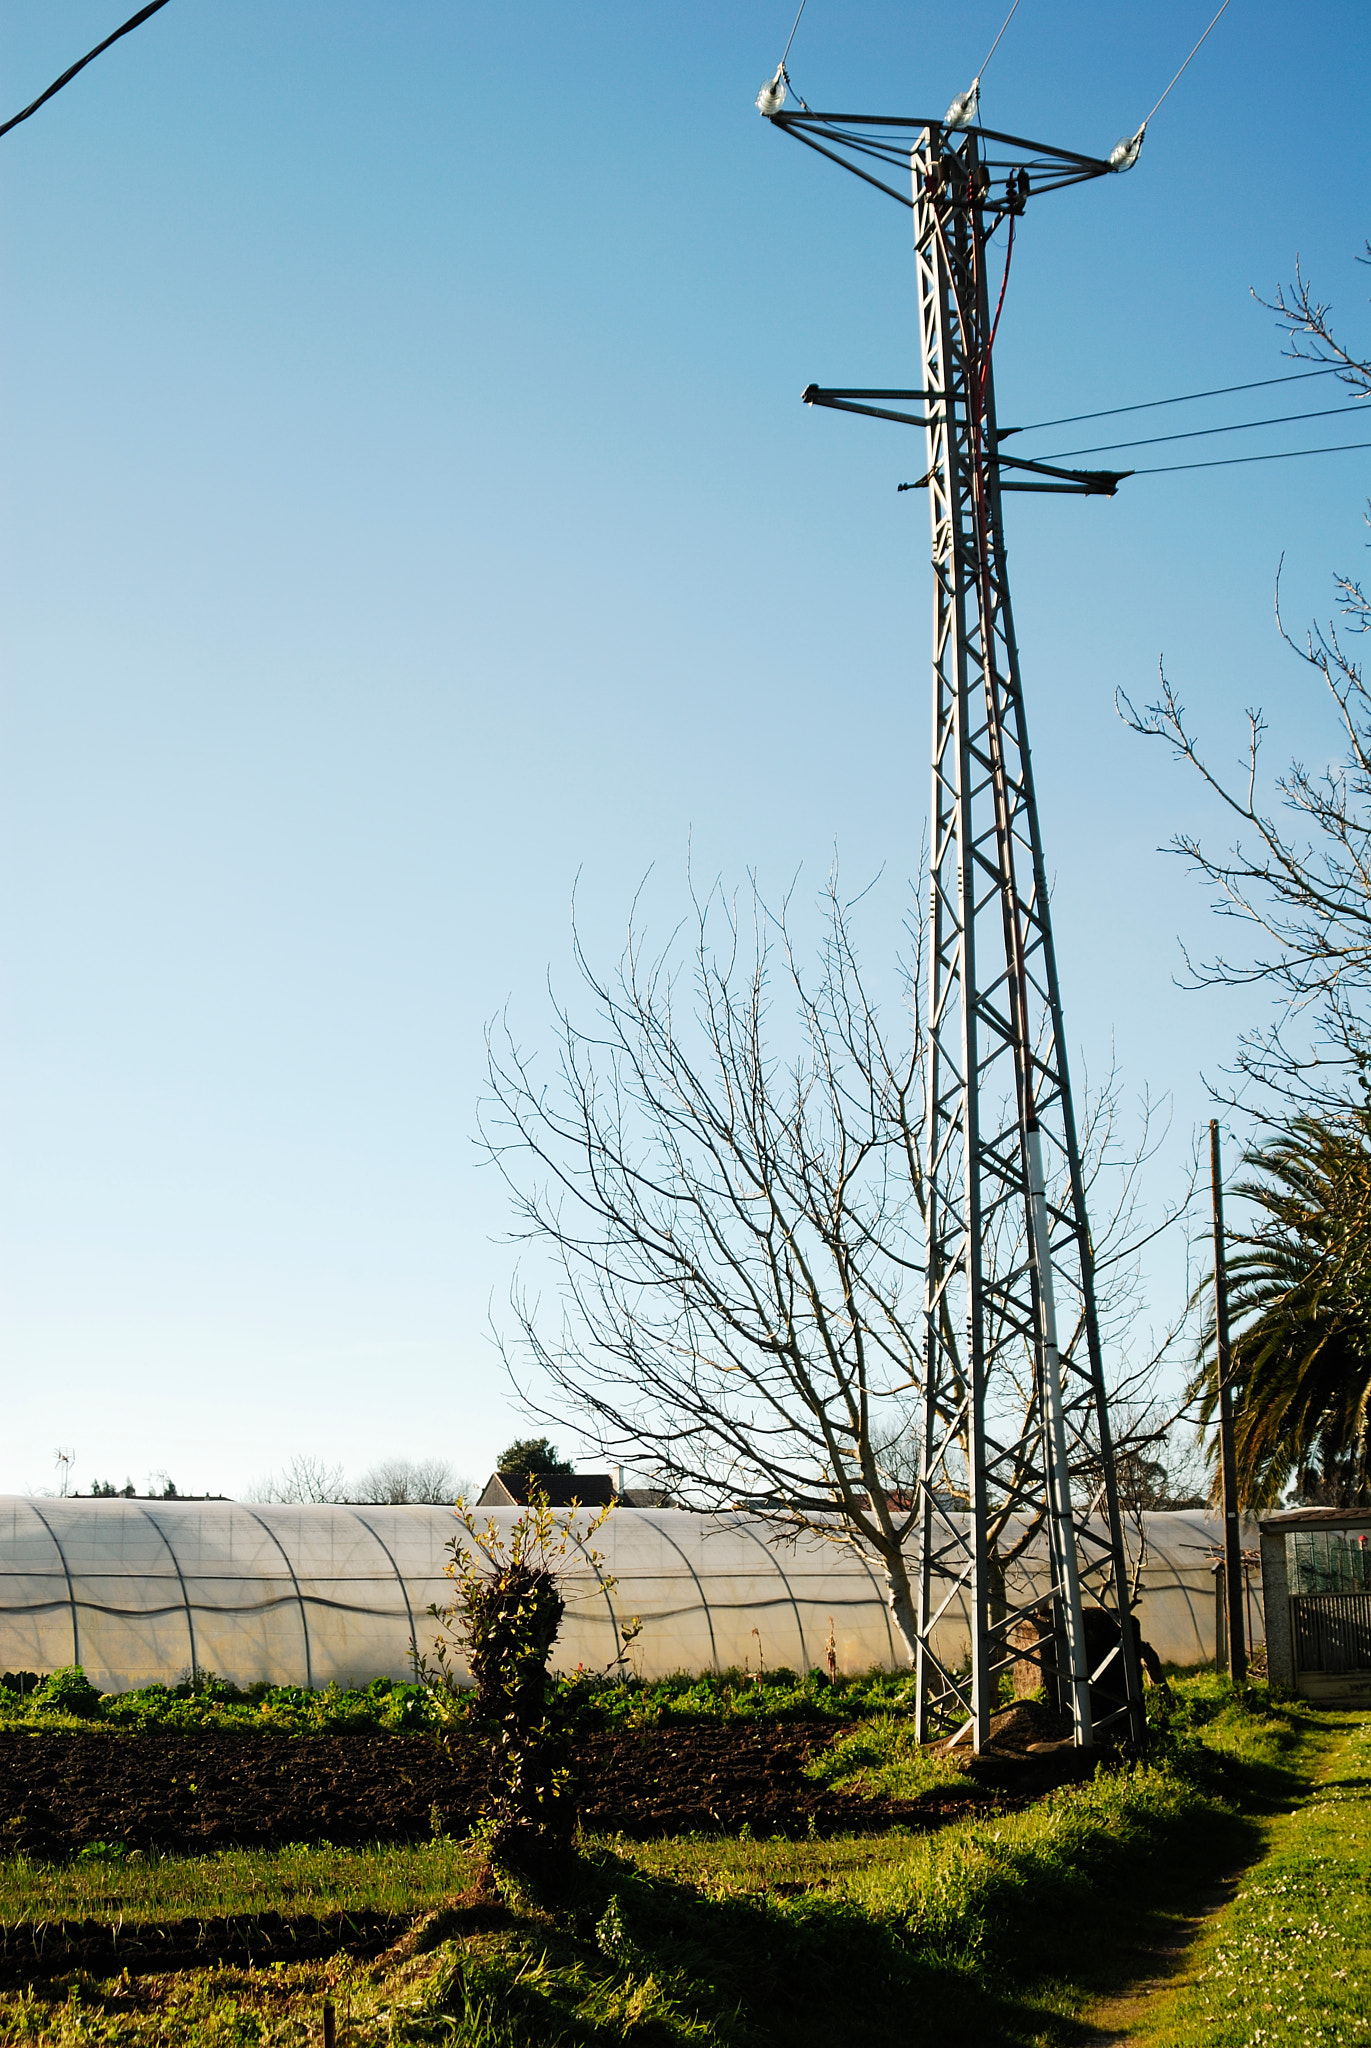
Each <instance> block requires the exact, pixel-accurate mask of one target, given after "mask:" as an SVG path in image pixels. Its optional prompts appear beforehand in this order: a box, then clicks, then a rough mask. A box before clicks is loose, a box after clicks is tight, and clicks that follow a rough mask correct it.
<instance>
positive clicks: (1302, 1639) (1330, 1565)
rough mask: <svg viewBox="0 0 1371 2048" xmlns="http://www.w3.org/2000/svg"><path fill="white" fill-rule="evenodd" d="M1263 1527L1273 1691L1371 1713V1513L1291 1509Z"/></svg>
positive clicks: (1267, 1518) (1269, 1668)
mask: <svg viewBox="0 0 1371 2048" xmlns="http://www.w3.org/2000/svg"><path fill="white" fill-rule="evenodd" d="M1258 1526H1259V1528H1260V1531H1261V1559H1262V1604H1263V1606H1264V1608H1265V1612H1266V1664H1267V1673H1268V1675H1269V1677H1270V1680H1271V1683H1272V1685H1273V1686H1275V1687H1277V1688H1278V1689H1279V1690H1281V1691H1282V1692H1293V1693H1297V1694H1298V1695H1299V1696H1300V1698H1301V1699H1306V1700H1317V1701H1318V1702H1319V1704H1320V1705H1321V1706H1327V1707H1371V1510H1368V1509H1365V1508H1362V1509H1344V1508H1288V1509H1286V1510H1285V1512H1284V1513H1282V1514H1277V1515H1263V1516H1262V1517H1261V1520H1260V1523H1259V1525H1258Z"/></svg>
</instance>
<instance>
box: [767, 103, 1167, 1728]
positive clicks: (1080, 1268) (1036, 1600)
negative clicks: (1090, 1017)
mask: <svg viewBox="0 0 1371 2048" xmlns="http://www.w3.org/2000/svg"><path fill="white" fill-rule="evenodd" d="M773 96H774V95H773ZM758 104H759V105H760V106H762V110H763V112H765V113H766V114H767V117H768V119H770V120H771V121H772V123H773V125H774V126H775V127H777V128H780V129H782V130H783V131H784V132H785V133H787V134H789V135H791V136H792V137H794V138H795V139H796V140H797V141H801V142H804V143H807V144H808V145H809V146H810V147H811V148H814V149H816V150H818V151H819V152H820V154H821V155H824V156H826V157H828V158H830V160H832V161H833V162H835V163H839V164H841V165H842V166H843V167H844V168H845V169H848V170H852V171H855V172H856V174H857V175H858V176H859V177H861V178H863V179H864V180H865V181H866V182H867V183H868V184H871V185H874V186H875V187H876V188H877V189H878V190H880V191H882V192H885V193H888V194H889V196H890V197H891V198H893V199H896V200H898V201H899V202H900V203H901V204H902V205H906V206H910V207H911V208H912V211H913V216H914V254H915V262H916V264H917V270H918V299H919V325H920V342H921V347H922V371H923V374H922V379H921V384H920V388H919V389H918V390H917V391H856V390H823V389H820V388H819V387H818V386H816V385H811V386H810V387H809V389H808V390H807V391H806V392H805V394H804V395H805V399H806V401H807V402H808V403H810V404H818V405H827V406H833V407H836V408H837V409H838V410H840V411H850V412H860V413H866V414H870V415H873V416H875V417H876V418H878V419H888V420H896V421H899V422H900V423H901V424H907V425H910V426H916V427H923V428H924V430H925V435H926V449H927V474H926V476H924V477H923V478H921V479H920V485H921V486H922V485H926V486H927V488H928V492H929V501H930V511H931V523H932V535H933V575H934V600H933V801H932V817H931V821H930V833H931V888H930V900H929V911H928V949H927V951H928V965H929V972H928V984H927V989H926V993H925V1001H926V1011H925V1017H924V1024H925V1034H926V1044H927V1062H928V1064H927V1105H928V1106H927V1126H926V1139H925V1149H924V1162H923V1164H924V1174H925V1185H926V1198H927V1207H928V1268H927V1281H926V1295H925V1353H924V1384H923V1388H922V1421H923V1440H922V1447H921V1470H920V1501H919V1506H920V1517H919V1519H920V1527H921V1556H920V1582H921V1596H920V1609H919V1654H918V1691H919V1698H920V1733H921V1736H925V1737H926V1736H928V1735H930V1734H932V1733H934V1732H943V1733H948V1732H956V1731H958V1730H959V1729H960V1730H961V1731H962V1732H963V1733H964V1734H969V1735H970V1738H971V1740H972V1742H973V1743H974V1745H975V1747H976V1748H978V1749H979V1748H980V1747H981V1746H982V1744H983V1743H984V1742H985V1740H986V1737H987V1731H988V1727H989V1723H990V1719H991V1716H992V1715H993V1714H994V1712H995V1710H996V1706H997V1704H998V1703H999V1695H1000V1682H1001V1679H1002V1677H1003V1675H1004V1674H1005V1673H1006V1672H1007V1671H1008V1670H1009V1669H1010V1667H1011V1666H1012V1665H1013V1664H1014V1663H1015V1662H1017V1661H1019V1660H1020V1659H1022V1658H1024V1657H1026V1656H1027V1657H1030V1658H1032V1659H1034V1660H1036V1661H1037V1662H1038V1663H1039V1664H1040V1665H1041V1667H1042V1670H1043V1676H1044V1678H1045V1679H1046V1680H1047V1681H1048V1682H1049V1685H1050V1687H1051V1688H1052V1689H1055V1691H1056V1693H1057V1697H1058V1699H1059V1700H1060V1703H1061V1705H1062V1706H1063V1707H1066V1708H1069V1710H1070V1712H1071V1715H1072V1720H1073V1726H1074V1729H1075V1739H1076V1741H1077V1743H1078V1744H1080V1745H1081V1746H1089V1745H1091V1744H1092V1743H1094V1742H1096V1741H1098V1740H1099V1739H1100V1738H1101V1737H1107V1738H1110V1739H1118V1738H1134V1739H1136V1738H1137V1737H1139V1736H1140V1735H1141V1733H1142V1728H1143V1718H1142V1695H1141V1684H1140V1677H1139V1672H1138V1658H1137V1654H1136V1649H1135V1640H1134V1634H1133V1628H1132V1622H1131V1617H1130V1612H1129V1589H1128V1574H1127V1557H1126V1554H1125V1550H1124V1544H1123V1533H1122V1525H1121V1521H1120V1515H1119V1501H1118V1490H1117V1485H1116V1480H1115V1471H1114V1456H1113V1450H1112V1446H1111V1440H1110V1430H1109V1414H1108V1406H1107V1402H1106V1398H1105V1384H1104V1374H1103V1363H1102V1358H1101V1349H1100V1333H1099V1325H1098V1318H1097V1314H1096V1306H1095V1276H1094V1262H1093V1253H1092V1248H1091V1241H1090V1230H1089V1225H1088V1222H1087V1218H1086V1200H1085V1185H1084V1179H1083V1175H1082V1170H1081V1154H1080V1145H1079V1142H1078V1137H1077V1131H1076V1122H1075V1115H1074V1111H1073V1107H1072V1100H1071V1084H1070V1077H1069V1075H1068V1072H1067V1058H1066V1043H1065V1035H1064V1032H1063V1028H1062V1007H1061V996H1060V992H1059V989H1058V983H1057V966H1056V958H1055V954H1054V949H1053V943H1052V925H1051V917H1050V911H1049V904H1048V890H1047V875H1046V869H1045V866H1044V862H1043V850H1042V840H1041V835H1040V833H1039V828H1038V810H1037V803H1036V799H1035V796H1034V791H1033V772H1032V765H1031V762H1030V757H1029V749H1028V729H1027V725H1026V723H1025V718H1024V705H1023V691H1022V686H1021V683H1020V678H1019V657H1018V650H1017V647H1016V644H1015V639H1014V626H1013V619H1012V616H1011V613H1010V605H1009V582H1008V577H1007V573H1006V567H1005V548H1004V532H1003V518H1002V509H1001V497H1002V493H1003V492H1005V491H1013V490H1034V491H1044V490H1045V491H1056V492H1071V493H1076V494H1080V493H1086V494H1091V495H1105V496H1112V495H1113V493H1114V490H1115V488H1116V486H1117V484H1118V483H1119V482H1120V480H1121V479H1120V476H1119V474H1117V473H1111V472H1104V471H1090V472H1084V471H1070V470H1062V469H1058V468H1053V467H1051V466H1049V465H1046V464H1043V463H1035V462H1031V461H1027V460H1023V459H1019V460H1014V459H1011V458H1010V457H1008V456H1006V455H1004V454H1002V453H1001V452H1000V443H1001V439H1002V438H1003V437H1002V435H1001V433H1000V431H999V429H998V428H997V425H996V418H995V388H994V377H993V371H992V352H993V348H994V342H995V333H996V327H997V324H998V319H999V310H1000V307H1001V306H1002V305H1003V299H1004V291H1003V283H1004V282H1007V279H1008V271H1009V257H1010V254H1011V253H1012V250H1013V239H1014V229H1015V223H1016V221H1017V220H1018V218H1019V217H1020V216H1021V215H1022V213H1023V211H1024V208H1025V206H1026V205H1027V204H1028V202H1029V200H1030V198H1032V197H1036V196H1037V195H1038V194H1040V193H1042V192H1044V191H1050V190H1054V189H1058V188H1060V187H1061V186H1064V185H1070V184H1077V183H1080V182H1082V181H1084V180H1086V179H1089V178H1095V177H1099V176H1102V175H1105V174H1107V173H1108V172H1109V171H1111V170H1118V169H1127V168H1128V167H1129V165H1130V164H1131V162H1132V161H1133V160H1134V159H1135V158H1136V154H1137V150H1136V147H1134V146H1133V145H1120V149H1119V150H1116V151H1115V153H1114V157H1113V159H1111V160H1110V161H1108V162H1106V161H1104V160H1102V159H1099V158H1092V157H1083V156H1078V155H1075V154H1073V153H1071V152H1068V151H1064V150H1057V149H1051V148H1046V147H1043V146H1041V145H1039V144H1036V143H1028V142H1024V141H1021V140H1020V139H1018V138H1016V137H1012V136H1005V135H998V134H995V133H994V132H992V131H990V130H987V129H981V128H976V127H970V126H959V125H949V120H951V121H954V122H955V120H956V117H957V115H958V112H959V111H963V112H964V110H965V104H966V103H965V101H963V102H959V103H954V107H953V109H952V110H951V111H950V116H949V119H945V120H943V121H941V122H939V121H903V120H888V119H884V118H877V117H873V116H861V115H856V116H852V115H827V114H814V113H811V112H809V111H808V109H805V110H803V111H801V112H798V113H785V112H782V111H780V110H779V109H778V108H777V109H773V108H770V107H768V106H766V105H764V104H763V102H762V101H759V103H758ZM1130 149H1131V154H1129V150H1130ZM906 163H907V164H908V165H909V167H910V172H911V177H912V192H911V195H910V197H909V198H906V197H905V195H904V193H903V192H902V191H901V190H899V189H898V188H897V187H896V186H894V185H893V184H891V183H889V182H887V178H886V176H883V175H882V173H884V172H886V170H887V167H888V166H899V167H900V168H901V169H903V167H904V166H905V164H906ZM1001 230H1003V235H1002V239H1003V241H1004V244H1005V257H1004V264H1003V271H1002V279H1003V281H1002V282H1001V284H1000V286H999V289H998V291H997V292H992V288H991V281H990V277H989V270H988V253H987V252H988V245H989V244H990V242H991V239H992V237H994V236H995V235H996V234H997V233H999V232H1000V231H1001ZM889 399H905V400H910V399H916V400H921V401H922V402H923V406H924V412H923V416H917V415H913V414H910V413H904V412H896V411H892V410H890V409H889V408H888V407H887V406H884V405H875V404H872V403H871V401H872V400H889ZM1006 471H1009V472H1011V474H1010V475H1008V476H1006V475H1005V474H1004V472H1006ZM902 488H911V487H910V486H902ZM1030 1532H1035V1533H1036V1532H1043V1534H1045V1542H1042V1541H1041V1539H1039V1541H1040V1547H1041V1549H1042V1550H1043V1551H1044V1552H1045V1557H1044V1558H1043V1559H1042V1560H1041V1562H1040V1564H1039V1567H1038V1570H1037V1572H1036V1574H1035V1576H1036V1584H1033V1583H1031V1581H1030V1575H1029V1573H1028V1571H1027V1570H1026V1569H1024V1568H1022V1567H1021V1568H1019V1569H1017V1570H1012V1571H1006V1569H1005V1560H1006V1553H1007V1552H1010V1551H1013V1550H1014V1549H1015V1548H1016V1546H1017V1545H1019V1544H1021V1543H1022V1541H1023V1539H1024V1538H1025V1537H1027V1536H1028V1535H1029V1533H1030ZM1044 1585H1045V1586H1046V1599H1045V1598H1044ZM958 1609H960V1610H961V1611H962V1612H963V1613H964V1614H965V1616H966V1618H967V1620H968V1621H969V1624H970V1633H971V1661H970V1669H969V1671H966V1670H963V1669H960V1668H954V1667H953V1666H952V1664H951V1662H950V1661H949V1659H948V1658H947V1657H946V1656H944V1655H940V1654H939V1652H938V1649H937V1648H936V1647H935V1645H936V1643H937V1641H938V1640H939V1639H940V1638H941V1637H942V1636H943V1633H944V1630H945V1629H946V1628H947V1626H948V1622H949V1620H950V1619H951V1618H952V1617H954V1616H955V1614H956V1613H957V1611H958Z"/></svg>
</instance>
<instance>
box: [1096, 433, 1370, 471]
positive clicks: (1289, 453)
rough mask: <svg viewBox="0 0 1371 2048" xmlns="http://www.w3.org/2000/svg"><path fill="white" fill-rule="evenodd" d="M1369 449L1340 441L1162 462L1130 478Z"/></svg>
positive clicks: (1365, 444)
mask: <svg viewBox="0 0 1371 2048" xmlns="http://www.w3.org/2000/svg"><path fill="white" fill-rule="evenodd" d="M1353 448H1371V441H1340V442H1339V443H1338V445H1337V447H1335V448H1281V449H1278V450H1277V452H1276V453H1275V454H1274V455H1221V456H1219V457H1218V458H1217V459H1216V460H1215V461H1213V462H1164V463H1162V464H1161V466H1160V467H1159V468H1157V469H1133V470H1130V471H1129V475H1130V476H1175V475H1176V473H1177V472H1178V471H1179V470H1182V469H1231V468H1232V466H1233V465H1234V463H1237V462H1293V461H1294V459H1295V457H1296V456H1297V455H1346V454H1347V453H1348V452H1349V450H1351V449H1353Z"/></svg>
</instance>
